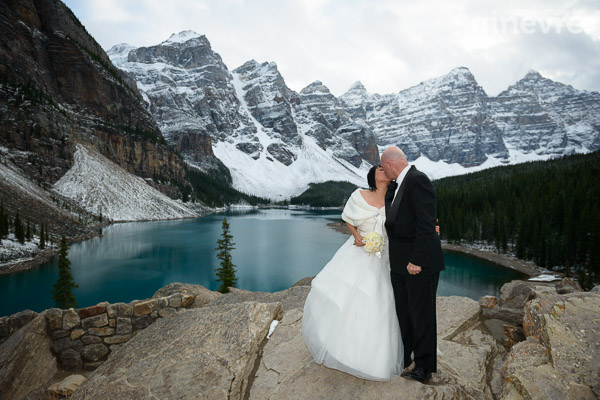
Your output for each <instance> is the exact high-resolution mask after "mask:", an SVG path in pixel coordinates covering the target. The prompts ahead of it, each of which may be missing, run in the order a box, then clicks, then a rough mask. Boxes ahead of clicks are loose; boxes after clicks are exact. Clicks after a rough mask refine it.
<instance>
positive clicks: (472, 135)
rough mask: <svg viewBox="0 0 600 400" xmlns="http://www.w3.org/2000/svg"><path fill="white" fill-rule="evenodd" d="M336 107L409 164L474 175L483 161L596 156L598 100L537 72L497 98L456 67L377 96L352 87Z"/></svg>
mask: <svg viewBox="0 0 600 400" xmlns="http://www.w3.org/2000/svg"><path fill="white" fill-rule="evenodd" d="M340 100H341V101H342V103H343V104H344V107H345V109H346V111H347V112H348V113H350V114H351V115H352V117H353V118H354V119H359V120H363V121H366V123H367V124H368V125H370V126H371V127H372V129H373V132H374V133H375V136H376V137H377V144H378V145H379V147H380V148H382V147H386V146H389V145H392V144H396V145H399V146H401V147H402V148H403V150H404V151H405V152H406V154H407V156H408V158H409V159H412V160H416V159H418V158H419V157H425V158H427V159H428V160H430V161H434V162H438V161H439V162H443V163H446V164H452V163H458V164H460V165H461V166H463V167H476V166H480V165H482V164H484V163H485V162H486V161H487V160H489V159H496V160H503V161H504V162H506V163H511V162H514V161H515V160H516V159H523V160H524V159H527V160H530V159H537V158H538V157H536V155H537V156H542V157H541V158H544V157H543V156H545V158H548V157H551V156H556V155H563V154H572V153H577V152H587V151H593V150H597V149H599V148H600V143H599V141H600V122H599V120H600V113H599V112H598V111H599V109H600V94H599V93H597V92H587V91H581V90H576V89H573V87H571V86H568V85H564V84H562V83H559V82H554V81H552V80H550V79H546V78H543V77H542V76H541V75H540V74H539V73H537V72H530V73H528V74H527V75H526V76H525V78H523V79H522V80H520V81H519V82H517V83H516V84H515V85H513V86H510V87H509V88H508V89H507V90H506V91H504V92H502V93H500V94H499V95H498V96H496V97H488V96H487V94H486V93H485V91H484V90H483V89H482V88H481V86H479V84H477V82H476V80H475V78H474V76H473V75H472V74H471V72H470V71H469V70H468V69H467V68H465V67H460V68H455V69H453V70H452V71H450V73H448V74H447V75H444V76H441V77H438V78H434V79H430V80H427V81H425V82H422V83H420V84H418V85H416V86H413V87H411V88H408V89H405V90H402V91H401V92H399V93H396V94H388V95H383V96H382V95H378V94H369V93H368V92H367V90H366V89H365V88H364V86H363V85H362V84H361V83H360V82H357V83H355V84H354V85H353V86H352V87H351V88H350V90H349V91H348V92H346V93H345V94H343V95H342V96H340ZM509 150H512V153H510V152H509ZM530 152H534V154H533V155H529V156H528V155H527V153H530ZM434 175H438V176H439V174H434Z"/></svg>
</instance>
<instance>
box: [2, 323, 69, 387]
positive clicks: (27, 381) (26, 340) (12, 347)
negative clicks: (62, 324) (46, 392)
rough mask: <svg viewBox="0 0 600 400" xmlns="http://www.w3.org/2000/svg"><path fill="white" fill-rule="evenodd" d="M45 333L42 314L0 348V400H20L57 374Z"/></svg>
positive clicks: (55, 363)
mask: <svg viewBox="0 0 600 400" xmlns="http://www.w3.org/2000/svg"><path fill="white" fill-rule="evenodd" d="M46 329H47V328H46V317H45V315H44V314H43V313H42V314H39V315H37V316H36V317H35V318H34V319H33V320H32V321H31V322H30V323H28V324H27V325H25V326H24V327H22V328H21V329H19V330H18V331H17V332H15V333H14V334H13V335H11V336H10V337H9V338H8V340H6V341H5V342H4V343H2V345H0V398H2V399H21V398H23V397H25V396H26V395H28V394H29V393H30V392H32V391H34V390H35V389H36V388H38V387H39V386H40V385H43V384H45V383H46V382H48V381H49V380H50V379H52V377H53V376H54V374H55V373H56V372H58V367H57V362H56V358H55V357H54V355H53V354H52V353H51V351H50V348H51V347H52V340H51V339H50V337H49V336H48V335H47V334H46Z"/></svg>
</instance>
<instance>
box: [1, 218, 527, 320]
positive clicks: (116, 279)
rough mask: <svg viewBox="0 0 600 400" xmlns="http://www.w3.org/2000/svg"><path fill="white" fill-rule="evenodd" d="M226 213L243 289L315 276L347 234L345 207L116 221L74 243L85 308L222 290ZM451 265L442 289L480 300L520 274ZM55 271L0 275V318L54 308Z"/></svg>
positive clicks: (451, 260) (458, 259)
mask: <svg viewBox="0 0 600 400" xmlns="http://www.w3.org/2000/svg"><path fill="white" fill-rule="evenodd" d="M223 217H227V219H228V220H229V223H230V228H231V233H232V234H233V241H234V242H235V243H236V245H235V250H233V252H232V256H233V262H234V264H236V266H237V275H238V287H240V288H243V289H247V290H257V291H271V292H272V291H278V290H283V289H286V288H288V287H290V286H291V285H292V284H293V283H295V282H296V281H298V280H299V279H301V278H303V277H306V276H314V275H316V274H317V273H318V272H319V271H320V270H321V268H323V266H324V265H325V264H326V263H327V261H329V259H330V258H331V257H332V256H333V254H334V253H335V251H336V250H337V249H338V248H339V246H340V245H341V244H342V243H343V242H344V241H345V240H346V239H347V236H345V235H342V234H340V233H338V232H336V231H334V230H333V229H331V228H328V227H327V226H326V224H327V223H328V222H331V221H336V220H339V219H340V211H339V210H338V211H336V210H333V211H331V210H328V211H301V210H286V209H267V210H235V211H233V212H228V213H225V214H215V215H209V216H206V217H204V218H199V219H193V220H178V221H159V222H139V223H135V222H133V223H123V224H115V225H111V226H109V227H107V228H105V229H104V230H103V234H102V236H101V237H97V238H94V239H91V240H87V241H85V242H80V243H76V244H73V245H72V246H71V247H70V250H69V259H70V260H71V268H72V273H73V277H74V279H75V281H76V282H77V283H78V284H79V288H77V289H75V290H74V293H75V296H76V297H77V301H78V303H79V306H80V307H84V306H89V305H93V304H96V303H98V302H101V301H109V302H118V301H125V302H128V301H131V300H134V299H144V298H148V297H151V296H152V295H153V294H154V292H155V291H156V290H157V289H159V288H161V287H163V286H165V285H166V284H168V283H171V282H184V283H195V284H201V285H203V286H205V287H207V288H209V289H211V290H216V288H217V287H218V282H215V281H214V278H215V270H216V268H218V261H219V260H218V259H217V258H216V250H215V246H216V241H217V239H219V237H220V235H221V232H222V231H221V222H222V220H223ZM446 264H447V270H446V271H444V272H443V273H442V274H441V277H440V286H439V290H438V293H439V294H441V295H460V296H467V297H471V298H473V299H478V298H479V297H481V296H482V295H485V294H496V293H498V290H499V288H500V286H501V285H502V284H503V283H505V282H507V281H510V280H512V279H519V278H520V276H519V275H518V274H516V273H513V272H512V271H507V270H505V269H502V268H499V267H496V266H494V265H492V264H489V263H487V262H483V261H481V260H478V259H473V258H470V257H466V256H463V255H461V254H457V253H446ZM57 276H58V272H57V265H56V260H54V261H53V262H51V263H48V264H47V265H45V266H43V267H41V268H37V269H34V270H31V271H26V272H23V273H19V274H13V275H5V276H0V316H1V315H8V314H12V313H14V312H17V311H21V310H23V309H26V308H30V309H33V310H35V311H41V310H43V309H46V308H50V307H52V306H53V301H52V299H51V291H52V286H53V284H54V282H55V281H56V278H57Z"/></svg>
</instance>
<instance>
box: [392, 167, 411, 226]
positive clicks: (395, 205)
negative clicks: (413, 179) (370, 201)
mask: <svg viewBox="0 0 600 400" xmlns="http://www.w3.org/2000/svg"><path fill="white" fill-rule="evenodd" d="M413 169H415V166H414V165H413V166H411V167H410V169H409V170H408V172H407V173H406V176H405V177H404V179H403V180H402V184H401V185H400V188H399V189H398V193H397V194H396V198H394V201H393V202H392V204H391V205H390V207H389V212H388V213H387V214H386V216H385V218H386V220H389V221H395V220H396V216H397V215H398V209H399V208H400V203H401V202H402V196H403V195H404V188H405V187H406V181H407V180H408V174H410V173H411V172H412V170H413ZM386 210H387V208H386Z"/></svg>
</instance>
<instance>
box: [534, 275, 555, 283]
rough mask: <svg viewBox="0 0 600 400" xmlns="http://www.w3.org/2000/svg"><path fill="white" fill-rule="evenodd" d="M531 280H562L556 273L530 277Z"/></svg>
mask: <svg viewBox="0 0 600 400" xmlns="http://www.w3.org/2000/svg"><path fill="white" fill-rule="evenodd" d="M528 280H529V281H531V282H554V281H560V280H561V277H560V276H558V275H554V274H542V275H538V276H534V277H533V278H529V279H528Z"/></svg>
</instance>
